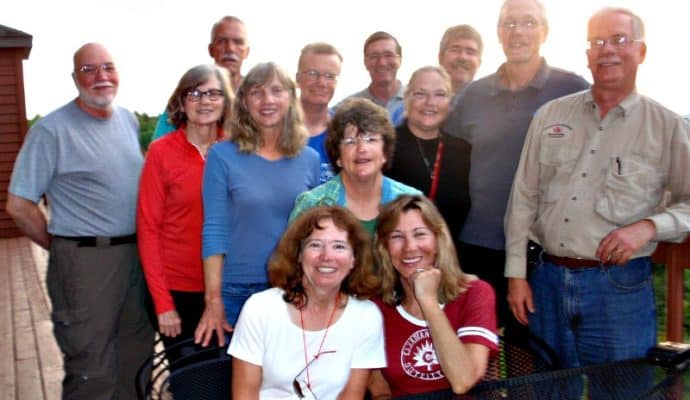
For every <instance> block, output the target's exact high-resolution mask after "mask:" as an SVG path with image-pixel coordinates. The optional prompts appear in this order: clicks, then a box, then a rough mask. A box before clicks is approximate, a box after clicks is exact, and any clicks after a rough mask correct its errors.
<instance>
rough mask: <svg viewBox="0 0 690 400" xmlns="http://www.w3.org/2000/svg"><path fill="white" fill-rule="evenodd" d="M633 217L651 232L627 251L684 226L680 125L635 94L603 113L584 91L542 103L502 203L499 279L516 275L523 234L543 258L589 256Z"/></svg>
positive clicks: (684, 138) (686, 156) (646, 250)
mask: <svg viewBox="0 0 690 400" xmlns="http://www.w3.org/2000/svg"><path fill="white" fill-rule="evenodd" d="M667 191H668V192H669V195H668V196H666V195H665V194H666V192H667ZM664 199H668V201H667V202H662V200H664ZM641 219H650V220H651V221H653V222H654V224H655V225H656V236H655V237H654V239H653V241H652V242H651V243H649V244H648V245H647V246H645V247H643V248H642V249H640V251H639V252H638V253H637V254H635V255H634V256H633V257H640V256H647V255H650V254H651V253H652V252H653V251H654V249H655V248H656V242H658V241H662V240H666V241H668V240H673V239H678V238H679V237H681V236H682V235H684V234H685V233H687V232H688V231H690V124H688V122H687V121H685V120H683V118H682V117H680V116H679V115H677V114H675V113H673V112H671V111H669V110H668V109H666V108H664V107H663V106H661V105H660V104H658V103H656V102H655V101H653V100H651V99H648V98H646V97H644V96H640V95H638V94H637V93H633V94H631V95H629V96H628V97H627V98H625V99H624V100H623V101H622V102H621V103H620V104H619V105H618V106H617V107H615V108H613V109H611V110H610V111H609V112H608V113H607V115H606V116H605V117H604V118H603V119H600V118H599V107H598V106H597V105H596V104H595V103H594V101H593V99H592V93H591V91H586V92H581V93H577V94H574V95H570V96H566V97H562V98H560V99H556V100H554V101H552V102H549V103H547V104H546V105H544V106H543V107H542V108H541V109H540V110H539V111H538V112H537V114H536V115H535V117H534V119H533V120H532V123H531V125H530V128H529V131H528V133H527V139H526V141H525V145H524V147H523V149H522V155H521V158H520V164H519V166H518V170H517V172H516V175H515V180H514V182H513V187H512V191H511V195H510V200H509V202H508V209H507V212H506V216H505V229H506V271H505V275H506V276H507V277H516V278H524V277H525V275H526V254H525V252H526V251H525V249H526V245H527V240H528V238H530V239H532V240H535V241H536V242H538V243H540V244H541V245H542V246H543V247H544V250H545V251H546V252H547V253H549V254H552V255H556V256H561V257H572V258H585V259H596V255H595V253H596V249H597V247H598V246H599V242H600V241H601V240H602V239H603V238H604V236H606V235H607V234H608V233H609V232H611V231H612V230H614V229H616V228H619V227H621V226H625V225H628V224H631V223H633V222H637V221H639V220H641Z"/></svg>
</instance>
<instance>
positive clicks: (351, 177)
mask: <svg viewBox="0 0 690 400" xmlns="http://www.w3.org/2000/svg"><path fill="white" fill-rule="evenodd" d="M394 149H395V130H394V128H393V125H392V124H391V122H390V120H389V119H388V113H387V112H386V110H385V109H384V108H382V107H380V106H378V105H376V104H374V103H373V102H372V101H370V100H367V99H364V98H351V99H348V100H345V101H344V102H343V103H342V104H341V105H339V106H338V109H337V110H336V112H335V115H333V118H332V119H331V122H330V124H329V128H328V134H327V136H326V151H327V152H328V158H329V159H331V160H335V165H334V166H333V167H334V169H335V171H336V172H338V175H336V176H335V177H333V179H331V180H330V181H328V182H326V183H324V184H322V185H320V186H318V187H316V188H314V189H313V190H310V191H308V192H305V193H302V194H301V195H299V197H298V198H297V201H296V202H295V208H294V209H293V210H292V213H291V214H290V219H291V220H292V219H294V218H295V217H296V216H298V215H299V214H301V213H302V212H304V210H307V209H309V208H311V207H314V206H317V205H339V206H343V207H346V208H347V209H348V210H350V211H351V212H352V213H353V214H354V215H355V217H357V219H358V220H359V221H360V223H361V224H362V225H363V226H364V227H365V229H366V230H367V231H369V232H370V233H372V234H373V232H374V230H375V229H376V218H377V217H378V215H379V207H380V206H381V204H386V203H388V202H389V201H391V200H393V199H395V198H396V197H398V195H400V194H403V193H420V192H419V191H418V190H417V189H415V188H413V187H410V186H407V185H405V184H402V183H400V182H397V181H394V180H393V179H390V178H387V177H385V176H384V175H383V169H384V168H385V167H386V165H387V161H388V160H390V159H391V158H392V157H393V151H394Z"/></svg>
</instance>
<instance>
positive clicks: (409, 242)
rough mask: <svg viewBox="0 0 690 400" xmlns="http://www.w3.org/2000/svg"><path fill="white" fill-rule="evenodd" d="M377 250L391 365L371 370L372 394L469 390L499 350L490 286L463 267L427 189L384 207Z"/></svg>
mask: <svg viewBox="0 0 690 400" xmlns="http://www.w3.org/2000/svg"><path fill="white" fill-rule="evenodd" d="M375 253H376V256H377V259H378V265H379V267H380V268H381V276H382V288H381V299H377V300H376V301H377V305H378V306H379V307H380V309H381V312H382V313H383V320H384V332H385V334H386V339H385V340H386V359H387V361H388V365H387V366H386V367H385V368H382V369H380V370H377V371H375V372H374V373H373V375H372V379H371V381H370V386H369V388H370V390H371V393H372V397H373V398H377V396H381V397H382V398H388V397H389V396H391V395H392V396H396V397H397V396H404V395H411V394H417V393H424V392H429V391H434V390H441V389H447V388H451V389H452V390H453V392H455V393H464V392H466V391H468V390H469V389H470V388H472V386H474V385H475V383H477V382H478V381H479V380H480V379H481V378H482V377H483V376H484V372H485V371H486V366H487V364H488V360H489V355H490V353H492V352H497V350H498V337H497V336H496V313H495V308H494V303H495V300H494V292H493V289H492V288H491V286H489V284H488V283H486V282H484V281H481V280H479V279H477V278H476V277H475V276H473V275H466V274H463V273H462V271H461V270H460V266H459V265H458V261H457V256H456V254H455V248H454V247H453V241H452V240H451V238H450V235H449V232H448V227H447V226H446V224H445V222H444V221H443V218H442V217H441V215H440V214H439V212H438V210H437V209H436V207H435V206H434V205H433V203H432V202H431V201H430V200H429V199H427V198H426V197H424V196H408V195H404V196H400V197H398V199H396V200H395V201H393V202H391V203H389V204H387V205H386V206H384V208H383V210H382V211H381V216H380V221H379V226H378V229H377V231H376V243H375Z"/></svg>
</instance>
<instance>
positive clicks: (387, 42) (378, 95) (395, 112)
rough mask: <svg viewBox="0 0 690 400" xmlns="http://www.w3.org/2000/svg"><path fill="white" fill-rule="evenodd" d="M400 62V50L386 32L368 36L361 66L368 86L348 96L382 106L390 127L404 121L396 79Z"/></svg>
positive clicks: (401, 92) (402, 91)
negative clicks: (366, 75) (389, 120)
mask: <svg viewBox="0 0 690 400" xmlns="http://www.w3.org/2000/svg"><path fill="white" fill-rule="evenodd" d="M401 61H402V48H401V47H400V43H398V39H396V38H395V37H394V36H393V35H391V34H390V33H388V32H383V31H378V32H374V33H372V34H371V35H370V36H369V37H368V38H367V40H366V41H365V42H364V66H365V67H366V69H367V71H369V76H370V77H371V83H369V86H367V87H366V88H365V89H364V90H362V91H360V92H357V93H355V94H353V95H350V96H348V98H349V97H364V98H366V99H369V100H371V101H373V102H374V103H376V104H378V105H380V106H381V107H384V108H385V109H386V110H388V114H389V115H390V119H391V122H393V125H394V126H397V125H398V124H400V123H401V122H402V120H403V118H404V115H403V114H404V112H403V95H404V94H405V85H403V83H402V82H401V81H400V80H399V79H397V77H396V76H397V74H398V69H400V63H401ZM341 103H342V102H341ZM339 105H340V104H338V106H339ZM338 106H336V108H337V107H338Z"/></svg>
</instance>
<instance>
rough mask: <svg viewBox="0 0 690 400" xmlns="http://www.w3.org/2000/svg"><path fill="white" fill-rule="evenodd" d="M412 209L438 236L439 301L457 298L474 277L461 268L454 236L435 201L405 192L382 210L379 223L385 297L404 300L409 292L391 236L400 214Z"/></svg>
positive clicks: (378, 245) (376, 249) (378, 257)
mask: <svg viewBox="0 0 690 400" xmlns="http://www.w3.org/2000/svg"><path fill="white" fill-rule="evenodd" d="M411 210H417V211H419V212H420V214H421V216H422V220H423V221H424V224H426V226H427V227H428V228H429V229H430V230H431V231H432V232H433V234H434V236H435V237H436V245H437V249H436V267H437V268H438V269H439V270H441V283H440V284H439V287H438V301H439V303H441V304H445V303H448V302H449V301H451V300H453V299H455V298H456V297H457V296H458V295H459V294H460V293H462V292H464V291H465V290H466V288H467V283H468V282H469V281H471V280H473V279H474V278H475V277H474V276H473V275H468V274H465V273H463V272H462V270H461V269H460V263H459V262H458V257H457V255H456V252H455V246H454V245H453V239H451V236H450V232H449V230H448V226H447V225H446V222H445V221H444V220H443V217H442V216H441V214H440V213H439V212H438V209H436V206H435V205H434V203H432V202H431V200H429V199H428V198H426V197H424V196H421V195H401V196H399V197H398V198H397V199H395V200H394V201H392V202H390V203H388V204H386V205H385V206H384V207H383V209H382V210H381V214H379V224H378V227H377V229H376V236H375V239H374V252H375V256H376V261H377V265H378V267H379V268H380V271H379V272H380V276H381V280H382V282H381V293H380V294H381V299H382V300H383V302H384V303H386V304H388V305H396V304H400V303H401V302H402V301H403V300H404V299H405V292H404V291H403V288H402V284H401V283H400V273H398V271H397V270H396V269H395V267H394V266H393V263H392V261H391V258H390V254H389V253H388V239H389V237H390V235H391V233H392V232H393V231H394V230H395V228H396V226H397V225H398V221H399V220H400V216H401V215H403V214H404V213H407V212H409V211H411Z"/></svg>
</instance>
